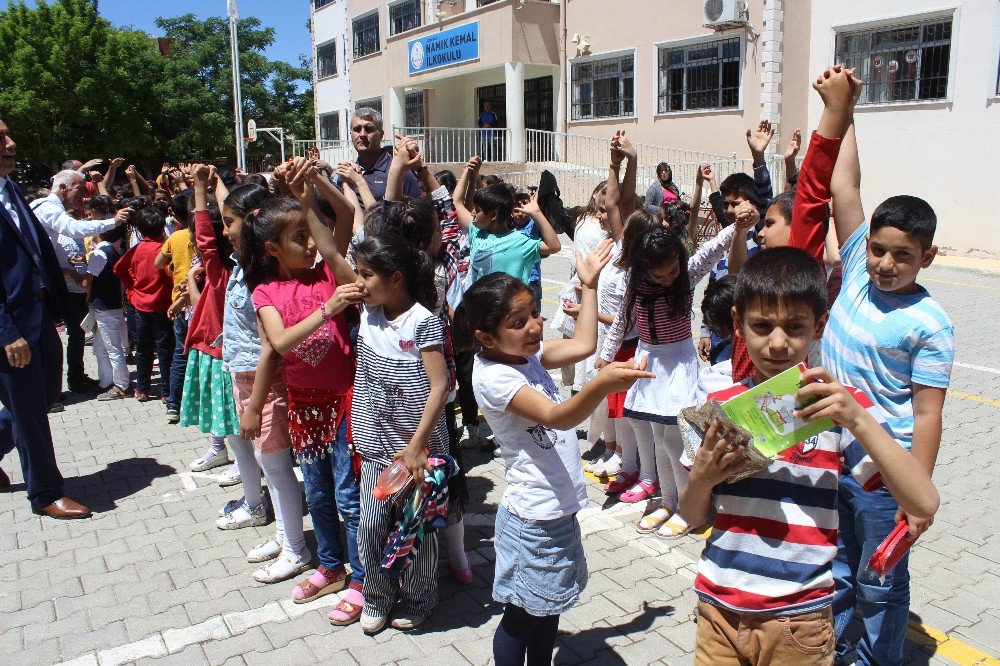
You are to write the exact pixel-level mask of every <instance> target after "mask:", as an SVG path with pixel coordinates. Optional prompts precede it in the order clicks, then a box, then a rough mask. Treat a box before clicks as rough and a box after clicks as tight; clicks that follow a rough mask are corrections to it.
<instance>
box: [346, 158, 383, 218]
mask: <svg viewBox="0 0 1000 666" xmlns="http://www.w3.org/2000/svg"><path fill="white" fill-rule="evenodd" d="M336 174H337V175H338V176H340V181H341V182H342V183H344V185H345V187H347V188H348V189H350V190H353V192H354V195H355V198H356V199H357V200H358V202H359V203H360V206H357V208H359V211H358V212H359V213H360V214H361V217H362V220H363V219H364V214H365V213H364V212H365V211H366V210H371V209H372V208H373V207H378V205H379V202H378V201H377V200H376V199H375V196H374V195H372V190H371V188H370V187H368V181H367V180H365V179H364V176H362V175H361V174H360V173H358V170H357V168H356V166H355V164H354V163H353V162H341V163H340V164H338V165H337V171H336ZM344 195H345V196H346V195H347V190H346V189H345V190H344Z"/></svg>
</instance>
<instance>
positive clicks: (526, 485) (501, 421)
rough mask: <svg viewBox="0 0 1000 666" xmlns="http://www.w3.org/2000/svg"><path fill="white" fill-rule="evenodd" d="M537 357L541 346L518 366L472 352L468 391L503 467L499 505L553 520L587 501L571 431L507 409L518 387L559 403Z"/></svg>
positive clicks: (524, 515)
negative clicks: (490, 432) (490, 433)
mask: <svg viewBox="0 0 1000 666" xmlns="http://www.w3.org/2000/svg"><path fill="white" fill-rule="evenodd" d="M540 359H541V351H539V352H538V355H537V356H530V357H528V361H527V363H524V364H523V365H507V364H505V363H497V362H495V361H490V360H489V359H485V358H483V357H482V356H481V355H478V354H477V355H476V360H475V363H474V365H473V368H472V390H473V391H474V392H475V394H476V401H477V402H479V407H480V409H482V411H483V416H485V417H486V422H487V423H489V424H490V428H491V429H492V430H493V434H494V436H495V438H496V442H497V444H498V445H499V446H500V457H501V458H502V459H503V462H504V465H505V467H506V478H507V489H506V491H504V496H503V505H504V507H506V508H507V510H508V511H510V512H511V513H514V514H515V515H517V516H520V517H521V518H524V519H526V520H554V519H556V518H562V517H563V516H568V515H570V514H573V513H576V512H577V511H579V510H580V509H583V508H584V507H586V506H587V486H586V484H585V483H584V480H583V466H582V464H581V462H580V450H579V446H578V444H577V441H576V433H575V432H574V431H573V430H553V429H551V428H547V427H545V426H543V425H540V424H538V423H532V422H531V421H529V420H528V419H525V418H522V417H520V416H518V415H516V414H514V413H512V412H509V411H507V406H508V405H509V404H510V401H511V400H513V398H514V395H515V394H516V393H517V392H518V391H519V390H520V389H521V387H522V386H530V387H531V388H533V389H535V390H536V391H538V392H539V393H541V394H543V395H545V396H546V397H548V398H549V399H550V400H552V401H553V402H562V397H561V396H560V395H559V389H557V388H556V385H555V382H553V381H552V377H550V376H549V373H548V372H546V371H545V368H543V367H542V362H541V360H540Z"/></svg>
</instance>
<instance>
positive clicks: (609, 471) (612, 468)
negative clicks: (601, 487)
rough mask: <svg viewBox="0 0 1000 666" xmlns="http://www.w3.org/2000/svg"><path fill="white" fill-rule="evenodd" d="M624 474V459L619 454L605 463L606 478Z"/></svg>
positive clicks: (613, 455) (615, 454) (612, 456)
mask: <svg viewBox="0 0 1000 666" xmlns="http://www.w3.org/2000/svg"><path fill="white" fill-rule="evenodd" d="M621 473H622V458H621V456H620V455H618V454H617V453H614V454H612V455H611V457H610V458H608V459H607V460H605V461H604V476H618V475H619V474H621Z"/></svg>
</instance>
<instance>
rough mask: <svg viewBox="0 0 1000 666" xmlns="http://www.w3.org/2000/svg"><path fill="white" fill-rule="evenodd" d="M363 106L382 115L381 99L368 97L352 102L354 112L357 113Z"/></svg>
mask: <svg viewBox="0 0 1000 666" xmlns="http://www.w3.org/2000/svg"><path fill="white" fill-rule="evenodd" d="M363 106H367V107H368V108H370V109H375V110H376V111H378V112H379V113H382V98H381V97H369V98H368V99H359V100H357V101H356V102H354V110H355V111H357V110H358V109H360V108H361V107H363Z"/></svg>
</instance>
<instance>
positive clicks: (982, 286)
mask: <svg viewBox="0 0 1000 666" xmlns="http://www.w3.org/2000/svg"><path fill="white" fill-rule="evenodd" d="M920 281H921V282H938V283H940V284H951V285H955V286H956V287H974V288H976V289H990V290H992V291H1000V287H991V286H989V285H986V284H973V283H972V282H952V281H951V280H939V279H937V278H929V277H922V278H920Z"/></svg>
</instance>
